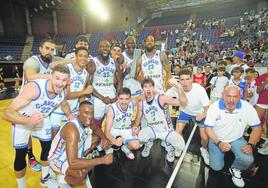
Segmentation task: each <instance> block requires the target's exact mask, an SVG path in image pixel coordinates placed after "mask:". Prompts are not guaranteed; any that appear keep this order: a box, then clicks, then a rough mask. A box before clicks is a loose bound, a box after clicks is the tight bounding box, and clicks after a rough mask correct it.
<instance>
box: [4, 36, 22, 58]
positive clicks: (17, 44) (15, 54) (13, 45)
mask: <svg viewBox="0 0 268 188" xmlns="http://www.w3.org/2000/svg"><path fill="white" fill-rule="evenodd" d="M25 39H26V37H25V36H14V37H1V38H0V60H4V57H6V56H8V55H10V56H12V58H13V59H12V60H20V58H21V54H22V50H23V47H24V45H25Z"/></svg>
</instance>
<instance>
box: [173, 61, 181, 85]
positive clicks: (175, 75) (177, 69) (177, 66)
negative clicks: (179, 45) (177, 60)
mask: <svg viewBox="0 0 268 188" xmlns="http://www.w3.org/2000/svg"><path fill="white" fill-rule="evenodd" d="M180 71H181V65H180V64H175V65H174V66H173V71H172V73H171V76H172V78H174V79H176V80H177V81H178V82H179V73H180Z"/></svg>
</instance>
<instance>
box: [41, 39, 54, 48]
mask: <svg viewBox="0 0 268 188" xmlns="http://www.w3.org/2000/svg"><path fill="white" fill-rule="evenodd" d="M46 42H49V43H52V44H56V42H55V41H54V40H53V39H52V38H51V37H46V38H44V39H43V40H42V41H41V43H40V46H41V47H43V45H44V44H45V43H46Z"/></svg>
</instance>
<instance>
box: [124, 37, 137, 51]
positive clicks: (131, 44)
mask: <svg viewBox="0 0 268 188" xmlns="http://www.w3.org/2000/svg"><path fill="white" fill-rule="evenodd" d="M126 47H127V50H128V52H129V53H130V54H133V53H134V50H135V48H136V43H135V41H134V39H133V38H132V37H129V38H128V39H127V40H126Z"/></svg>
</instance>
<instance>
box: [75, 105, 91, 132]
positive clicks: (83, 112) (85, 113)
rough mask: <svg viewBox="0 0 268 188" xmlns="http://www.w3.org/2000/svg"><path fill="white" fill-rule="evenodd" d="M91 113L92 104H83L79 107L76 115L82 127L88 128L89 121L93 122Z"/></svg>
mask: <svg viewBox="0 0 268 188" xmlns="http://www.w3.org/2000/svg"><path fill="white" fill-rule="evenodd" d="M93 112H94V110H93V105H92V104H83V105H82V106H80V107H79V110H78V113H77V115H78V118H79V120H80V121H81V123H82V125H83V126H84V127H89V126H90V124H91V121H92V120H93Z"/></svg>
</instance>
